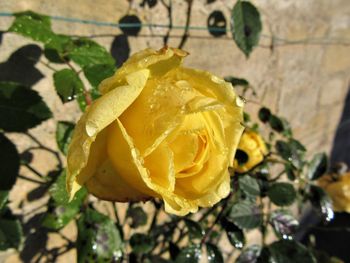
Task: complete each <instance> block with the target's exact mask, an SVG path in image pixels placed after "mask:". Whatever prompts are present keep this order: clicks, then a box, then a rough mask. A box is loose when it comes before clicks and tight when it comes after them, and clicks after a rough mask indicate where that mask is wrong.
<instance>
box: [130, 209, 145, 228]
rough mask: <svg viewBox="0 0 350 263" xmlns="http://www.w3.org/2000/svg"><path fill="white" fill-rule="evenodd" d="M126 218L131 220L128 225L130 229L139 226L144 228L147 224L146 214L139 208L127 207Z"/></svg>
mask: <svg viewBox="0 0 350 263" xmlns="http://www.w3.org/2000/svg"><path fill="white" fill-rule="evenodd" d="M127 216H128V217H130V218H131V220H132V221H131V224H130V226H131V227H132V228H137V227H139V226H144V225H146V224H147V214H146V213H145V211H143V209H142V207H140V206H136V207H135V206H132V207H129V209H128V211H127Z"/></svg>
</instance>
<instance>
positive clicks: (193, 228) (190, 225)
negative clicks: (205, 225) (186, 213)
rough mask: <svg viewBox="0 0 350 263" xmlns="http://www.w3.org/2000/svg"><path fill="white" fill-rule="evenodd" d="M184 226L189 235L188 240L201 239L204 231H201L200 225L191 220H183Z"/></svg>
mask: <svg viewBox="0 0 350 263" xmlns="http://www.w3.org/2000/svg"><path fill="white" fill-rule="evenodd" d="M184 221H185V224H186V227H187V229H188V232H189V234H190V238H191V239H192V238H193V239H195V238H202V237H203V235H204V234H205V233H204V230H203V229H202V227H201V225H200V224H199V223H197V222H195V221H193V220H190V219H185V220H184Z"/></svg>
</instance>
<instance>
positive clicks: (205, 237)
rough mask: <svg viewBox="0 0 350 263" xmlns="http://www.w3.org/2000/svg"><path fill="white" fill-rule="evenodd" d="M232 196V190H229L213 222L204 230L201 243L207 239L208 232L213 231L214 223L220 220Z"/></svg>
mask: <svg viewBox="0 0 350 263" xmlns="http://www.w3.org/2000/svg"><path fill="white" fill-rule="evenodd" d="M232 196H233V194H232V192H230V194H229V196H228V197H227V198H226V200H225V203H224V205H223V206H222V207H221V211H220V212H219V214H218V215H217V217H216V219H215V221H214V223H213V224H212V225H211V226H210V227H209V229H208V230H207V231H206V233H205V235H204V236H203V238H202V240H201V245H203V244H204V243H205V242H206V241H207V239H208V238H209V236H210V234H211V233H212V232H213V229H214V227H215V225H216V224H217V223H218V222H219V221H220V219H221V217H222V216H223V214H224V212H225V211H226V207H227V205H228V203H229V201H230V200H231V198H232Z"/></svg>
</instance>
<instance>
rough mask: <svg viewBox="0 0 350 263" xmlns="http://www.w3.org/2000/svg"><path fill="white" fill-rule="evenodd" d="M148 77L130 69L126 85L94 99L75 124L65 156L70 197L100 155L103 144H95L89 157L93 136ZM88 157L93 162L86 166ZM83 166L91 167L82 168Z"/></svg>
mask: <svg viewBox="0 0 350 263" xmlns="http://www.w3.org/2000/svg"><path fill="white" fill-rule="evenodd" d="M148 76H149V70H147V69H144V70H140V71H137V72H134V73H133V74H132V75H130V76H129V77H128V78H127V83H128V85H126V86H121V87H118V88H116V89H114V90H112V91H111V92H109V93H107V94H105V95H104V96H102V97H100V98H99V99H97V100H96V101H94V102H93V103H92V104H91V106H89V107H88V109H87V110H86V112H85V113H84V114H83V116H82V117H81V119H80V120H79V122H78V123H77V125H76V128H75V131H74V135H73V138H72V141H71V143H70V146H69V150H68V156H67V190H68V193H69V194H70V197H71V198H72V197H73V196H74V194H75V193H76V191H78V190H79V188H80V187H81V186H82V185H83V184H84V183H85V182H86V181H87V180H88V179H89V178H90V177H91V176H93V174H94V172H95V169H96V168H97V167H96V166H97V165H98V163H100V162H97V160H96V159H98V158H101V156H103V151H104V147H100V146H99V145H96V147H95V148H96V149H94V151H92V153H93V155H94V156H95V157H96V158H89V155H90V149H91V147H92V145H93V143H94V141H95V140H96V137H97V136H98V134H99V133H100V132H102V131H103V129H105V128H106V127H107V126H108V125H109V124H110V123H112V122H113V121H115V120H116V118H118V116H120V115H121V114H122V113H123V111H124V110H125V109H126V108H128V107H129V106H130V105H131V104H132V103H133V101H134V100H135V99H136V98H137V97H138V96H139V94H140V93H141V91H142V90H143V88H144V86H145V84H146V81H147V79H148ZM101 141H103V140H102V139H101ZM88 160H92V162H97V163H95V164H91V165H90V164H88ZM85 166H91V168H89V169H83V168H84V167H85ZM77 176H78V177H79V178H77Z"/></svg>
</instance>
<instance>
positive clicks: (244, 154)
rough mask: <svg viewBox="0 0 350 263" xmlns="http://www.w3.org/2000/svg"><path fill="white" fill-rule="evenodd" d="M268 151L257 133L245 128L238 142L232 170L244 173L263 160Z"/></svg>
mask: <svg viewBox="0 0 350 263" xmlns="http://www.w3.org/2000/svg"><path fill="white" fill-rule="evenodd" d="M267 153H268V150H267V148H266V144H265V142H264V141H263V139H262V138H261V136H260V135H259V134H257V133H256V132H253V131H248V130H246V131H245V132H244V133H243V135H242V137H241V140H240V142H239V144H238V148H237V152H236V156H235V161H234V170H235V171H236V172H238V173H245V172H248V171H249V170H251V169H252V168H254V167H255V166H256V165H258V164H259V163H261V162H262V161H263V160H264V157H265V155H266V154H267Z"/></svg>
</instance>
